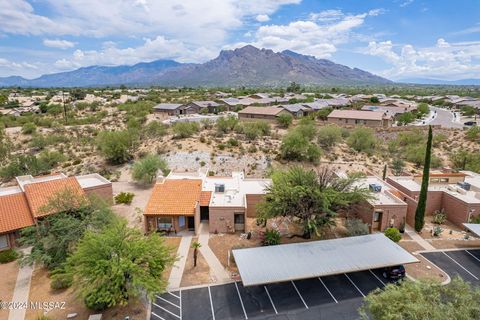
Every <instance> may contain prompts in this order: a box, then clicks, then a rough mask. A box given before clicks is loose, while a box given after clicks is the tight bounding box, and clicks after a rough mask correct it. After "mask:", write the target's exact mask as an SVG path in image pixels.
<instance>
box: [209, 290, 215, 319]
mask: <svg viewBox="0 0 480 320" xmlns="http://www.w3.org/2000/svg"><path fill="white" fill-rule="evenodd" d="M208 296H209V297H210V308H212V319H213V320H215V312H213V300H212V292H211V291H210V286H208Z"/></svg>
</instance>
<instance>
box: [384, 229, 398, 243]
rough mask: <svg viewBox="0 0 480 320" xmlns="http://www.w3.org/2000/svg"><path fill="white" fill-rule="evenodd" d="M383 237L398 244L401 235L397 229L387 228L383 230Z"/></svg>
mask: <svg viewBox="0 0 480 320" xmlns="http://www.w3.org/2000/svg"><path fill="white" fill-rule="evenodd" d="M384 233H385V236H386V237H387V238H389V239H390V240H392V241H393V242H399V241H400V240H401V239H402V235H401V234H400V231H399V230H398V229H397V228H388V229H386V230H385V232H384Z"/></svg>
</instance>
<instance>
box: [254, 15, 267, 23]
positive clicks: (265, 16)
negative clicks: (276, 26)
mask: <svg viewBox="0 0 480 320" xmlns="http://www.w3.org/2000/svg"><path fill="white" fill-rule="evenodd" d="M255 20H257V21H258V22H266V21H268V20H270V17H269V16H268V14H259V15H258V16H256V17H255Z"/></svg>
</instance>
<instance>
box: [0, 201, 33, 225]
mask: <svg viewBox="0 0 480 320" xmlns="http://www.w3.org/2000/svg"><path fill="white" fill-rule="evenodd" d="M31 225H33V218H32V215H31V214H30V208H29V207H28V203H27V198H25V195H24V193H23V192H18V193H14V194H9V195H5V196H1V197H0V233H6V232H11V231H15V230H18V229H21V228H25V227H28V226H31Z"/></svg>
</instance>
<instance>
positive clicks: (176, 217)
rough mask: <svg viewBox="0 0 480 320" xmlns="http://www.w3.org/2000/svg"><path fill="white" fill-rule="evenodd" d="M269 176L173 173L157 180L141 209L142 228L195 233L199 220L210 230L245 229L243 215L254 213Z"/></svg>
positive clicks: (230, 230) (149, 230)
mask: <svg viewBox="0 0 480 320" xmlns="http://www.w3.org/2000/svg"><path fill="white" fill-rule="evenodd" d="M270 183H271V180H270V179H248V178H245V176H244V174H243V172H233V173H232V176H230V177H211V176H207V175H206V174H204V173H190V174H189V173H175V172H171V173H170V174H169V175H168V176H167V177H165V178H162V179H161V180H160V181H158V182H157V183H156V184H155V186H154V188H153V190H152V194H151V196H150V199H149V200H148V203H147V206H146V208H145V212H144V218H145V220H144V223H145V232H154V231H160V232H180V231H185V230H189V231H194V232H195V233H198V231H199V224H200V222H201V221H208V222H209V228H210V232H221V233H226V232H235V231H244V230H245V221H246V218H247V217H252V218H254V217H256V205H257V203H259V202H260V201H261V200H262V198H263V195H264V194H265V188H266V186H267V185H269V184H270Z"/></svg>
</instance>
